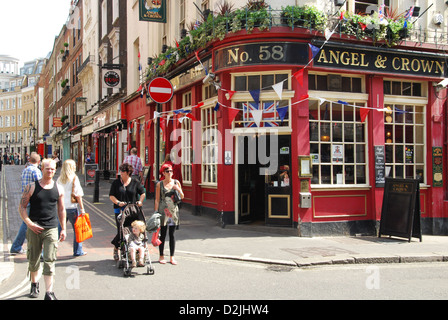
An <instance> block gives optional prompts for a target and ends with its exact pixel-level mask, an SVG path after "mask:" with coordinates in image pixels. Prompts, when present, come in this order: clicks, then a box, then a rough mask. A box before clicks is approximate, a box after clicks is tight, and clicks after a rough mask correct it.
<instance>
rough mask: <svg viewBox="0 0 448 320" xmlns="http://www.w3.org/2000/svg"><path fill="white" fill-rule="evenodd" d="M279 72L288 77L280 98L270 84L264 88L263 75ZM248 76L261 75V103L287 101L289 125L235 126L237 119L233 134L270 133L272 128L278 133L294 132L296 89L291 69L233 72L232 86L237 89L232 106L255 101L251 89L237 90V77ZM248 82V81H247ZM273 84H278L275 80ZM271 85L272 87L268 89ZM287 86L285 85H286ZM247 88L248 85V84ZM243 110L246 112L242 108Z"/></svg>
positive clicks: (233, 126) (233, 124) (277, 73)
mask: <svg viewBox="0 0 448 320" xmlns="http://www.w3.org/2000/svg"><path fill="white" fill-rule="evenodd" d="M279 74H285V75H286V79H285V80H284V81H285V82H286V88H283V92H282V99H281V100H280V99H279V96H278V95H277V93H276V92H275V91H274V89H273V88H272V87H271V86H268V87H266V88H262V87H261V85H262V77H263V76H264V75H273V76H275V75H279ZM241 76H246V77H251V76H260V89H264V90H260V97H259V98H260V104H261V103H263V102H264V101H286V102H287V105H288V120H287V121H288V125H287V126H279V127H235V121H233V122H232V127H231V133H233V134H247V133H264V132H266V133H268V132H270V131H272V130H276V132H278V134H287V133H291V132H292V127H291V119H290V116H291V99H292V98H293V97H294V94H295V91H294V90H292V89H291V70H288V69H286V70H272V71H264V72H235V73H232V74H231V88H232V90H235V91H236V92H235V94H234V95H233V97H232V107H233V108H237V104H238V103H250V102H253V97H252V95H251V94H250V92H249V91H241V90H236V88H235V85H236V83H235V82H236V78H237V77H241ZM246 83H247V82H246ZM273 84H276V83H275V81H274V83H273ZM269 87H271V89H267V88H269ZM284 87H285V86H284ZM246 89H247V86H246ZM241 112H244V110H242V111H241Z"/></svg>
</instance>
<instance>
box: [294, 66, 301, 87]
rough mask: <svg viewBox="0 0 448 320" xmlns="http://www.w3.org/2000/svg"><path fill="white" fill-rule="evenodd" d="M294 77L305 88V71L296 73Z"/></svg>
mask: <svg viewBox="0 0 448 320" xmlns="http://www.w3.org/2000/svg"><path fill="white" fill-rule="evenodd" d="M293 76H294V77H295V78H296V79H297V81H298V82H299V84H300V86H302V87H303V69H300V70H299V71H297V72H296V73H294V74H293Z"/></svg>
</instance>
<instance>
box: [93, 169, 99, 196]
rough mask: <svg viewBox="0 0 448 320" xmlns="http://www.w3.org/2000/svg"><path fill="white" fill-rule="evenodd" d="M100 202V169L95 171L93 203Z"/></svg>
mask: <svg viewBox="0 0 448 320" xmlns="http://www.w3.org/2000/svg"><path fill="white" fill-rule="evenodd" d="M96 202H100V171H99V170H96V171H95V189H94V190H93V203H96Z"/></svg>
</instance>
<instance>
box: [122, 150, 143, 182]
mask: <svg viewBox="0 0 448 320" xmlns="http://www.w3.org/2000/svg"><path fill="white" fill-rule="evenodd" d="M123 163H128V164H130V165H131V166H132V168H133V169H134V171H133V172H132V176H133V177H137V178H138V180H139V181H140V182H141V181H142V177H143V164H142V159H140V157H139V156H137V148H135V147H134V148H132V149H131V154H130V155H128V156H126V157H125V158H124V161H123Z"/></svg>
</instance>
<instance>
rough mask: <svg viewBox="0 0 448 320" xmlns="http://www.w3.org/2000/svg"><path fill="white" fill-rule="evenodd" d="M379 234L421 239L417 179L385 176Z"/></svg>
mask: <svg viewBox="0 0 448 320" xmlns="http://www.w3.org/2000/svg"><path fill="white" fill-rule="evenodd" d="M381 235H389V236H396V237H402V238H408V239H409V242H410V241H411V237H415V238H419V239H420V241H422V232H421V224H420V191H419V181H418V180H415V179H392V178H386V183H385V187H384V198H383V207H382V210H381V221H380V231H379V235H378V236H379V237H381Z"/></svg>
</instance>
